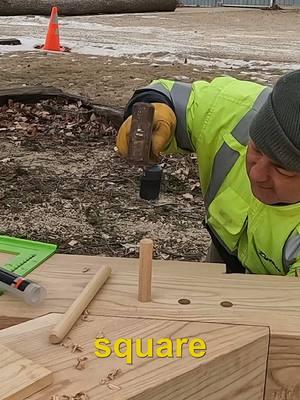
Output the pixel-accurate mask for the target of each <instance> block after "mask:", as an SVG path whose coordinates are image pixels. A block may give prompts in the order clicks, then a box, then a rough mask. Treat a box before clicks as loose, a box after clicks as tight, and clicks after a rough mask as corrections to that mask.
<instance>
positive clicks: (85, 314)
mask: <svg viewBox="0 0 300 400" xmlns="http://www.w3.org/2000/svg"><path fill="white" fill-rule="evenodd" d="M89 315H90V313H89V310H88V309H86V310H84V312H83V314H82V315H81V320H82V321H85V322H91V321H93V320H92V319H90V318H89Z"/></svg>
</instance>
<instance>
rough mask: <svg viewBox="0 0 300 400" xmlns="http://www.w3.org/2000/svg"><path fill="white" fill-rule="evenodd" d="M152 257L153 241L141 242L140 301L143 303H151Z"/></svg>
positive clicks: (145, 240) (144, 240)
mask: <svg viewBox="0 0 300 400" xmlns="http://www.w3.org/2000/svg"><path fill="white" fill-rule="evenodd" d="M152 256H153V240H151V239H143V240H141V241H140V270H139V294H138V300H139V301H141V302H143V303H146V302H149V301H151V284H152Z"/></svg>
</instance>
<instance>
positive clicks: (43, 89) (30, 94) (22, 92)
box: [0, 86, 124, 129]
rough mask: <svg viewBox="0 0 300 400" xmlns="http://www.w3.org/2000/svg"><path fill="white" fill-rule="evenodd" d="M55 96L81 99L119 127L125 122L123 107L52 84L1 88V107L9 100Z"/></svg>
mask: <svg viewBox="0 0 300 400" xmlns="http://www.w3.org/2000/svg"><path fill="white" fill-rule="evenodd" d="M55 98H61V99H66V100H68V101H70V102H74V101H81V102H82V104H83V105H84V106H85V107H87V108H89V109H90V110H92V111H93V112H94V113H95V114H96V115H98V116H101V117H104V118H105V119H106V120H107V121H108V122H110V123H112V124H113V125H114V126H115V128H117V129H118V128H119V127H120V125H121V124H122V122H123V113H124V110H123V109H122V108H117V107H109V106H106V105H102V104H94V103H92V101H91V100H90V99H89V98H87V97H82V96H76V95H73V94H69V93H65V92H63V91H62V90H60V89H58V88H55V87H52V86H32V87H17V88H11V89H0V107H1V106H3V105H4V104H7V103H8V101H9V100H13V101H19V102H23V103H36V102H37V101H40V100H46V99H55Z"/></svg>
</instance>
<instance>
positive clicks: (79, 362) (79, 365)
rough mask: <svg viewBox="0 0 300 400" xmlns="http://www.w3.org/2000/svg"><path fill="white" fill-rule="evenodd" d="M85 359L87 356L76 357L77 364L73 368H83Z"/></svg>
mask: <svg viewBox="0 0 300 400" xmlns="http://www.w3.org/2000/svg"><path fill="white" fill-rule="evenodd" d="M87 360H88V358H87V357H77V364H76V365H75V367H74V368H75V369H78V370H79V371H81V370H83V369H84V368H85V363H86V361H87Z"/></svg>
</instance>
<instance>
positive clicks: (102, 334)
mask: <svg viewBox="0 0 300 400" xmlns="http://www.w3.org/2000/svg"><path fill="white" fill-rule="evenodd" d="M104 337H105V334H104V332H103V331H100V332H99V333H98V334H97V336H96V339H102V338H104Z"/></svg>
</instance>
